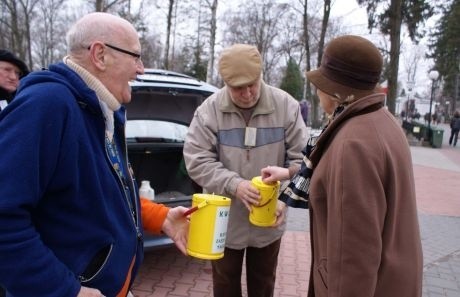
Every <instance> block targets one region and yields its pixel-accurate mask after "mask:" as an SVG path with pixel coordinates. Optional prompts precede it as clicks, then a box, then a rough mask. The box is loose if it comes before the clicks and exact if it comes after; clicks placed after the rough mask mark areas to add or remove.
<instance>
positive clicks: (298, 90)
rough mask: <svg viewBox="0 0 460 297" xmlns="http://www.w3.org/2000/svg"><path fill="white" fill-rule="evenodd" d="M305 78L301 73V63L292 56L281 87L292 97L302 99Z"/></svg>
mask: <svg viewBox="0 0 460 297" xmlns="http://www.w3.org/2000/svg"><path fill="white" fill-rule="evenodd" d="M303 87H304V80H303V78H302V74H301V73H300V69H299V65H297V63H296V62H295V60H294V59H293V58H292V57H291V58H289V61H288V64H287V67H286V73H285V74H284V77H283V80H282V81H281V85H280V89H282V90H284V91H286V92H288V93H289V94H290V95H291V96H292V97H294V98H295V99H297V100H301V99H302V96H303Z"/></svg>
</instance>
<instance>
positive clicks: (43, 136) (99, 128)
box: [0, 13, 189, 297]
mask: <svg viewBox="0 0 460 297" xmlns="http://www.w3.org/2000/svg"><path fill="white" fill-rule="evenodd" d="M67 46H68V56H67V57H65V58H64V59H63V61H62V62H60V63H57V64H53V65H50V66H49V69H48V70H43V71H36V72H34V73H32V74H30V75H28V76H27V77H26V78H25V79H24V80H23V83H22V84H21V87H20V88H19V90H18V93H17V96H16V98H15V100H13V102H12V103H11V104H10V106H9V107H8V108H7V109H6V110H5V111H4V112H2V113H0V131H2V132H1V133H0V146H1V147H8V148H9V149H8V150H5V151H4V152H3V154H0V164H2V165H1V166H0V181H1V187H0V284H2V285H4V286H6V289H7V291H8V292H9V294H11V295H12V296H35V297H40V296H79V297H81V296H128V295H129V289H130V287H131V285H132V283H133V280H134V278H135V276H136V273H137V272H138V269H139V266H140V263H141V262H142V258H143V230H144V229H146V230H149V231H151V232H157V233H160V232H163V233H165V234H167V235H168V236H170V237H171V238H172V239H173V240H174V242H175V243H176V245H177V247H178V248H179V249H180V250H181V251H182V252H183V253H186V249H185V246H186V238H187V232H188V226H189V225H188V220H187V218H185V217H184V213H185V211H187V209H186V208H185V207H181V206H179V207H176V208H172V209H169V208H167V207H165V206H162V205H158V204H154V203H153V202H151V201H148V200H144V199H140V198H139V195H138V187H137V184H136V181H135V180H134V178H133V174H132V172H131V166H130V164H129V162H128V160H127V153H126V152H127V148H126V141H125V138H124V128H125V121H126V114H125V109H124V107H123V106H122V105H123V104H124V103H128V102H129V101H130V100H131V89H130V86H129V84H128V83H129V81H131V80H134V79H135V78H136V75H137V74H141V73H143V72H144V66H143V64H142V60H141V56H140V53H141V46H140V43H139V39H138V35H137V32H136V31H135V29H134V27H133V26H132V25H131V24H130V23H129V22H127V21H126V20H124V19H122V18H120V17H116V16H113V15H110V14H106V13H91V14H88V15H86V16H84V17H83V18H81V19H80V20H79V21H77V22H76V23H75V24H74V25H73V26H72V27H71V28H70V31H69V32H68V34H67ZM18 168H21V169H20V170H17V169H18Z"/></svg>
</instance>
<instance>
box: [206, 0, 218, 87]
mask: <svg viewBox="0 0 460 297" xmlns="http://www.w3.org/2000/svg"><path fill="white" fill-rule="evenodd" d="M205 3H206V5H207V7H208V8H209V9H210V10H211V22H210V28H209V29H210V37H209V59H208V69H207V75H206V82H208V83H211V84H213V83H214V81H213V78H214V56H215V47H216V31H217V17H216V15H217V5H218V0H205Z"/></svg>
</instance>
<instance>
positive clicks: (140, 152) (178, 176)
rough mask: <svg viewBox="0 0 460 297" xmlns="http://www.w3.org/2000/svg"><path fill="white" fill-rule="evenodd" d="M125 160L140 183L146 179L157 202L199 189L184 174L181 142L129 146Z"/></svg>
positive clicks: (186, 194)
mask: <svg viewBox="0 0 460 297" xmlns="http://www.w3.org/2000/svg"><path fill="white" fill-rule="evenodd" d="M129 161H130V163H131V165H132V167H133V171H134V175H135V177H136V180H137V183H138V185H139V186H140V183H141V181H142V180H149V181H150V185H151V186H152V188H153V189H154V190H155V199H156V200H158V201H159V202H165V204H167V202H168V201H170V200H174V199H171V198H181V196H189V195H192V194H193V193H199V192H201V189H200V187H199V186H198V185H197V184H196V183H194V182H193V181H192V180H191V179H190V178H189V176H188V174H187V170H186V169H185V163H184V160H183V157H182V145H180V146H177V147H171V146H170V147H165V148H158V147H150V148H149V147H147V146H139V147H136V148H133V147H131V148H130V150H129Z"/></svg>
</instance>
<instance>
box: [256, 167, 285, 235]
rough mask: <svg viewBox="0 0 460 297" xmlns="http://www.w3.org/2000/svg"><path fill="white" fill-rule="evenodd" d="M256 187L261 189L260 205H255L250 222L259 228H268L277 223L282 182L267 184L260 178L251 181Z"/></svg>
mask: <svg viewBox="0 0 460 297" xmlns="http://www.w3.org/2000/svg"><path fill="white" fill-rule="evenodd" d="M251 183H252V185H253V186H254V187H256V188H257V189H259V192H260V202H259V205H253V206H252V210H251V212H250V213H249V221H250V222H251V223H252V224H253V225H256V226H259V227H268V226H271V225H273V224H274V223H275V222H276V205H277V202H278V191H279V188H280V182H279V181H277V182H276V183H274V184H266V183H264V182H263V181H262V178H261V177H260V176H256V177H254V178H253V179H252V180H251Z"/></svg>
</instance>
